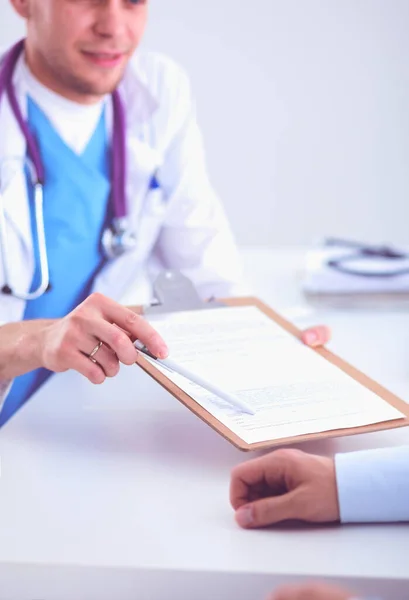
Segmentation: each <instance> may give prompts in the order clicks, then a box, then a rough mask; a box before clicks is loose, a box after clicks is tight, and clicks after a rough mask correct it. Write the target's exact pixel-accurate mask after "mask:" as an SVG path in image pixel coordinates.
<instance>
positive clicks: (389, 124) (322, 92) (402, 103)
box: [0, 0, 409, 245]
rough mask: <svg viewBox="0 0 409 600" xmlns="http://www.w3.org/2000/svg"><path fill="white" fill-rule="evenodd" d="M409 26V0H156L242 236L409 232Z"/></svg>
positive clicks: (17, 30)
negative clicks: (187, 77)
mask: <svg viewBox="0 0 409 600" xmlns="http://www.w3.org/2000/svg"><path fill="white" fill-rule="evenodd" d="M0 7H1V10H0V43H3V42H5V41H7V42H10V41H12V40H13V39H15V37H17V35H19V34H21V33H22V31H23V28H22V24H21V23H20V22H19V21H18V20H17V19H16V18H14V16H13V15H12V12H11V9H10V8H9V1H8V0H0ZM408 30H409V0H252V2H245V1H244V0H240V1H239V2H237V1H234V0H207V1H206V2H199V1H198V0H172V2H170V1H169V0H151V21H150V25H149V28H148V32H147V37H146V45H147V46H149V47H150V48H153V49H158V50H160V51H163V52H166V53H168V54H170V55H171V56H172V57H174V58H175V59H177V60H178V61H180V62H181V63H182V64H183V65H184V66H185V67H186V68H187V70H188V72H189V73H190V76H191V78H192V81H193V86H194V90H195V93H196V98H197V105H198V114H199V120H200V123H201V125H202V128H203V131H204V135H205V141H206V147H207V151H208V159H209V168H210V172H211V175H212V179H213V182H214V185H215V187H216V189H217V190H218V191H219V193H220V195H221V196H222V198H223V201H224V204H225V206H226V210H227V212H228V214H229V217H230V219H231V221H232V223H233V227H234V230H235V233H236V235H237V237H238V240H239V241H240V242H241V243H245V244H257V243H259V244H265V245H277V244H281V243H283V244H298V243H304V242H309V241H311V240H314V239H316V238H317V237H319V236H321V235H326V234H332V235H342V236H350V237H353V238H355V237H356V238H361V239H368V240H370V239H371V240H379V241H388V240H389V241H396V242H400V243H409V35H408ZM0 135H1V132H0Z"/></svg>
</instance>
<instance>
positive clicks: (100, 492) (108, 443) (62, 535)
mask: <svg viewBox="0 0 409 600" xmlns="http://www.w3.org/2000/svg"><path fill="white" fill-rule="evenodd" d="M251 256H252V255H251V253H248V254H247V255H246V260H249V261H250V262H251V260H252V259H251ZM288 256H289V255H287V258H288ZM253 257H254V253H253ZM290 259H291V260H294V261H296V255H295V254H294V256H292V258H291V257H290V258H289V262H290ZM263 260H264V265H265V268H264V270H263V273H262V269H260V270H259V274H258V277H260V275H262V274H263V279H262V282H264V283H260V285H259V286H257V283H256V287H258V288H259V289H260V294H261V296H263V297H264V298H265V299H266V300H269V301H274V298H275V297H276V298H277V301H276V302H274V305H275V306H278V307H281V308H282V307H283V306H284V305H290V304H297V305H300V298H299V297H297V288H296V285H295V284H296V280H295V278H294V275H291V273H290V272H289V271H287V270H286V269H284V270H283V272H281V273H280V269H276V271H274V269H273V268H272V265H273V264H274V260H275V259H274V253H272V254H269V253H266V252H264V253H263ZM276 262H277V261H276ZM295 264H296V263H294V265H295ZM292 273H293V271H292ZM265 274H269V277H270V281H269V283H267V282H266V280H265V279H264V276H265ZM255 276H256V273H255V272H254V271H252V275H251V278H253V280H254V277H255ZM284 280H285V281H286V283H285V286H284V285H282V283H281V282H283V281H284ZM275 281H277V282H279V284H278V287H275ZM263 286H264V287H263ZM276 290H278V292H279V293H278V295H277V296H275V294H276ZM289 298H293V299H294V301H295V302H289V301H288V299H289ZM283 299H284V301H283ZM298 313H299V314H304V317H303V320H304V322H307V321H311V322H312V321H317V319H318V320H321V315H318V314H310V313H309V312H308V311H304V313H302V311H298ZM292 314H293V315H294V314H296V311H295V310H293V311H292ZM325 317H326V320H327V322H329V323H330V324H331V325H332V326H333V328H334V335H335V339H334V342H333V344H332V347H333V349H335V350H336V351H339V352H340V353H342V354H343V355H344V356H346V357H347V358H349V359H351V360H353V361H355V362H356V363H357V364H358V366H360V367H361V368H365V370H366V371H367V372H368V373H369V374H370V375H373V376H374V375H375V376H377V379H378V380H380V381H381V382H382V383H384V384H386V385H389V386H390V387H391V388H393V389H394V390H395V391H397V392H399V393H400V394H401V395H405V396H406V398H407V399H409V386H408V383H409V360H408V359H409V351H408V346H409V327H408V326H409V314H407V313H403V312H402V313H396V314H388V313H382V314H379V313H377V314H360V313H353V314H351V315H349V316H348V315H346V314H343V313H337V314H335V313H334V314H331V315H328V314H327V315H325ZM403 443H409V431H407V430H406V429H404V430H397V431H394V432H389V433H382V434H372V435H367V436H359V437H355V438H349V439H348V438H345V439H339V440H333V441H326V442H324V441H323V442H322V443H317V444H309V445H306V446H304V448H305V449H306V450H311V451H317V452H322V453H333V452H334V451H339V450H352V449H355V448H364V447H370V446H376V445H392V444H403ZM0 452H1V478H0V581H1V585H0V600H74V599H75V600H91V599H92V600H94V599H95V600H97V599H98V600H108V599H110V600H111V599H115V600H131V599H132V600H136V599H137V600H165V599H166V600H208V599H209V598H212V599H215V600H262V599H263V598H264V597H265V595H266V593H267V592H268V591H270V590H271V589H272V588H273V587H274V585H275V584H276V583H277V582H279V581H282V580H283V579H291V580H295V579H297V578H305V577H308V576H312V577H314V578H317V577H326V578H331V579H334V580H338V581H340V582H341V583H343V584H346V585H350V586H351V585H352V586H354V587H355V588H356V589H358V590H360V591H365V592H367V593H371V594H374V593H376V594H379V595H381V594H384V595H385V597H387V598H391V599H392V598H393V599H398V598H399V599H403V598H407V597H409V558H408V557H409V526H406V525H400V526H395V525H393V526H365V527H363V526H353V527H303V528H299V527H286V528H279V529H275V530H270V531H254V532H249V531H242V530H240V529H239V528H238V527H237V526H236V525H235V523H234V520H233V513H232V510H231V508H230V506H229V503H228V483H229V472H230V469H231V467H232V466H233V465H234V464H236V463H238V462H239V461H242V460H244V459H245V458H246V455H243V454H241V453H239V452H238V451H236V450H235V449H234V448H233V447H232V446H230V445H229V444H228V443H227V442H225V441H224V440H223V439H221V438H220V437H219V436H217V435H216V434H215V433H214V432H213V431H212V430H210V429H209V428H208V427H207V426H205V425H204V424H203V423H202V422H201V421H199V420H198V419H196V418H195V417H194V416H193V415H192V414H190V413H189V412H188V411H187V410H186V409H184V408H183V407H182V406H180V405H179V404H178V403H177V402H176V401H175V400H174V399H173V398H172V397H171V396H169V395H168V394H167V393H166V392H164V391H163V390H161V389H160V388H159V387H157V386H156V384H155V383H154V382H153V381H151V380H150V379H149V378H148V377H147V376H146V375H145V374H144V373H142V372H140V371H139V370H138V369H137V368H136V367H128V368H123V369H122V371H121V374H120V376H119V377H118V378H117V379H116V380H111V381H109V382H108V383H106V384H105V385H104V386H102V387H93V386H91V384H88V383H87V382H86V381H85V380H83V379H81V378H80V376H78V375H77V374H75V373H66V374H64V375H60V376H57V377H55V378H54V379H53V380H52V381H51V382H49V384H47V386H45V388H44V389H43V390H42V391H40V393H39V394H37V396H36V398H34V399H33V400H32V401H31V402H30V403H29V404H28V405H27V406H26V407H25V409H24V410H22V411H21V412H20V413H19V414H18V415H16V417H15V418H14V419H13V420H12V421H10V422H9V423H8V425H7V426H6V427H4V429H3V430H2V432H1V436H0Z"/></svg>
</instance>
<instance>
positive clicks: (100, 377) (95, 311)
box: [38, 294, 168, 384]
mask: <svg viewBox="0 0 409 600" xmlns="http://www.w3.org/2000/svg"><path fill="white" fill-rule="evenodd" d="M135 339H139V340H140V341H141V342H142V343H143V344H145V345H146V346H147V348H148V349H149V350H150V352H152V354H154V355H155V356H157V357H158V358H165V357H166V356H167V354H168V351H167V347H166V345H165V342H164V341H163V339H162V338H161V337H160V335H159V333H157V332H156V331H155V330H154V329H153V327H152V326H151V325H150V324H149V323H148V322H147V321H146V320H145V319H144V318H143V317H141V316H140V315H137V314H136V313H134V312H133V311H132V310H130V309H129V308H126V307H124V306H121V305H120V304H117V303H116V302H114V301H113V300H111V299H109V298H107V297H105V296H103V295H101V294H92V295H91V296H89V297H88V298H87V299H86V300H85V301H84V302H82V304H80V305H79V306H78V307H77V308H75V309H74V310H73V311H72V312H71V313H69V314H68V315H67V316H66V317H64V318H62V319H58V320H56V321H54V322H52V323H51V324H50V325H48V326H46V327H45V328H43V329H42V330H41V331H40V332H39V335H38V352H39V353H40V361H41V366H42V367H45V368H46V369H49V370H50V371H54V372H57V373H60V372H63V371H67V370H68V369H74V370H75V371H78V372H79V373H81V374H82V375H84V376H85V377H87V378H88V379H89V380H90V381H91V382H92V383H95V384H100V383H103V382H104V381H105V378H106V377H114V376H115V375H117V374H118V371H119V363H123V364H124V365H132V364H133V363H134V362H135V361H136V358H137V356H138V354H137V351H136V349H135V347H134V345H133V343H132V340H135ZM101 342H102V344H101ZM90 355H91V357H90Z"/></svg>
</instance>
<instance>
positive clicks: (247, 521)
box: [236, 506, 254, 527]
mask: <svg viewBox="0 0 409 600" xmlns="http://www.w3.org/2000/svg"><path fill="white" fill-rule="evenodd" d="M236 521H237V523H238V524H239V525H240V527H249V526H250V525H253V522H254V518H253V509H252V507H251V506H243V508H239V509H238V510H237V511H236Z"/></svg>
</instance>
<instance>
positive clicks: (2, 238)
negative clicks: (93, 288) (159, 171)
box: [0, 40, 136, 300]
mask: <svg viewBox="0 0 409 600" xmlns="http://www.w3.org/2000/svg"><path fill="white" fill-rule="evenodd" d="M23 51H24V40H21V41H20V42H18V43H17V44H16V45H15V46H13V48H11V50H10V51H9V52H8V54H7V55H6V57H5V58H4V59H3V62H2V65H1V70H0V100H1V97H2V95H3V94H6V95H7V98H8V101H9V103H10V107H11V110H12V112H13V115H14V117H15V119H16V121H17V123H18V125H19V127H20V130H21V133H22V134H23V136H24V139H25V141H26V145H27V159H25V160H24V161H23V162H24V166H25V167H27V171H28V173H29V175H30V179H31V183H32V185H33V189H34V217H35V224H36V233H37V241H38V256H39V266H40V283H39V285H38V287H37V289H35V290H33V291H32V292H25V293H24V292H19V291H16V290H15V289H14V288H13V287H12V285H11V279H12V278H11V273H10V261H9V260H8V259H9V256H8V239H7V232H6V219H5V214H4V205H3V203H2V195H1V192H0V253H1V259H2V264H3V271H4V281H5V284H4V285H3V287H2V288H1V292H2V293H3V294H6V295H10V296H14V297H15V298H19V299H21V300H35V299H36V298H39V297H40V296H42V295H43V294H44V293H45V292H46V291H47V290H48V289H50V275H49V267H48V258H47V246H46V237H45V227H44V214H43V201H44V179H45V177H44V167H43V163H42V160H41V156H40V151H39V148H38V145H37V142H36V140H35V138H34V136H33V135H32V133H31V131H30V129H29V127H28V124H27V123H26V121H25V120H24V117H23V115H22V112H21V110H20V106H19V104H18V101H17V97H16V94H15V90H14V86H13V73H14V70H15V68H16V65H17V61H18V59H19V57H20V56H21V54H22V52H23ZM112 106H113V136H112V152H111V157H112V158H111V196H110V202H111V206H112V208H113V214H114V216H113V219H112V223H111V226H110V227H108V228H107V229H106V230H105V231H104V232H103V235H102V239H101V245H102V248H103V251H104V254H105V256H106V258H107V259H113V258H117V257H119V256H121V255H122V254H124V253H125V252H128V251H130V250H133V249H134V248H135V245H136V239H135V236H134V234H133V232H131V231H129V229H128V217H127V208H126V198H125V178H126V151H125V131H126V129H125V113H124V109H123V106H122V102H121V98H120V96H119V93H118V91H117V90H115V91H114V92H113V93H112ZM12 160H13V159H6V160H5V161H3V162H8V161H12ZM14 160H15V159H14ZM20 162H21V161H20ZM3 166H4V165H0V190H1V185H2V181H1V178H2V169H3Z"/></svg>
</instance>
